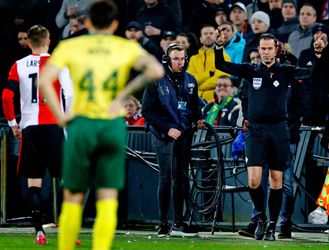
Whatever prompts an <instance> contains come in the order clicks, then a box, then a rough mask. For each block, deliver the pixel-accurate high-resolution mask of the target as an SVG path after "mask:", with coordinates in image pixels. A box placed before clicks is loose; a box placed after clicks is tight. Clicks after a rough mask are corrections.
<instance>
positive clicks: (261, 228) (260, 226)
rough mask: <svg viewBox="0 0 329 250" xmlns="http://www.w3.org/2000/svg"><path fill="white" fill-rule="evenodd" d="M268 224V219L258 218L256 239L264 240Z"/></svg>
mask: <svg viewBox="0 0 329 250" xmlns="http://www.w3.org/2000/svg"><path fill="white" fill-rule="evenodd" d="M266 225H267V221H266V220H263V219H259V220H258V222H257V227H256V230H255V234H254V236H255V239H256V240H262V239H263V238H264V234H265V229H266Z"/></svg>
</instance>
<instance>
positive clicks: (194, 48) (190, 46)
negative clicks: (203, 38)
mask: <svg viewBox="0 0 329 250" xmlns="http://www.w3.org/2000/svg"><path fill="white" fill-rule="evenodd" d="M176 43H177V44H178V45H179V46H182V47H183V48H184V49H185V50H186V52H187V55H188V57H189V58H190V57H191V56H193V55H195V54H197V53H198V49H199V42H198V39H197V37H196V36H195V34H194V33H192V32H190V33H179V34H178V35H177V36H176Z"/></svg>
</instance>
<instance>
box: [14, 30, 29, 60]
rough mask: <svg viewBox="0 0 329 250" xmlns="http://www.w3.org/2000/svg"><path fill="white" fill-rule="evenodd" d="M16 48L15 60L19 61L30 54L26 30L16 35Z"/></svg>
mask: <svg viewBox="0 0 329 250" xmlns="http://www.w3.org/2000/svg"><path fill="white" fill-rule="evenodd" d="M17 41H18V46H17V49H16V51H15V52H16V55H15V60H18V59H21V58H23V57H25V56H27V55H29V54H31V49H30V48H29V46H28V38H27V32H26V30H19V31H18V33H17Z"/></svg>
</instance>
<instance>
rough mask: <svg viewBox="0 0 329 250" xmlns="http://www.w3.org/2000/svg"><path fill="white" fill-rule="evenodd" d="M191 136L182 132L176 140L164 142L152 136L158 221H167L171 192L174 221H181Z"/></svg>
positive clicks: (186, 188) (186, 186)
mask: <svg viewBox="0 0 329 250" xmlns="http://www.w3.org/2000/svg"><path fill="white" fill-rule="evenodd" d="M191 143H192V137H191V135H190V134H189V133H186V134H183V135H182V136H181V137H180V138H179V139H178V140H177V141H170V142H165V141H162V140H159V139H157V138H156V137H154V136H153V137H152V144H153V147H154V149H155V152H156V155H157V160H158V164H159V168H160V172H159V185H158V204H159V216H160V223H167V222H168V213H169V209H170V200H171V193H172V194H173V203H174V204H173V205H174V223H181V222H182V221H183V208H184V200H185V198H186V195H187V194H188V192H189V190H188V187H189V185H188V177H187V174H188V164H189V158H190V149H191Z"/></svg>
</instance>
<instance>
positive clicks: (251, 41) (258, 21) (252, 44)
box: [242, 11, 270, 62]
mask: <svg viewBox="0 0 329 250" xmlns="http://www.w3.org/2000/svg"><path fill="white" fill-rule="evenodd" d="M251 21H252V23H251V29H252V33H250V34H249V35H248V36H246V37H245V39H246V46H245V48H244V51H243V58H242V62H247V61H249V52H250V51H251V50H252V49H253V48H256V47H257V44H258V39H259V37H260V36H261V35H262V34H264V33H266V32H269V31H270V17H269V15H268V14H266V13H265V12H263V11H257V12H255V13H254V14H253V15H252V17H251Z"/></svg>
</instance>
